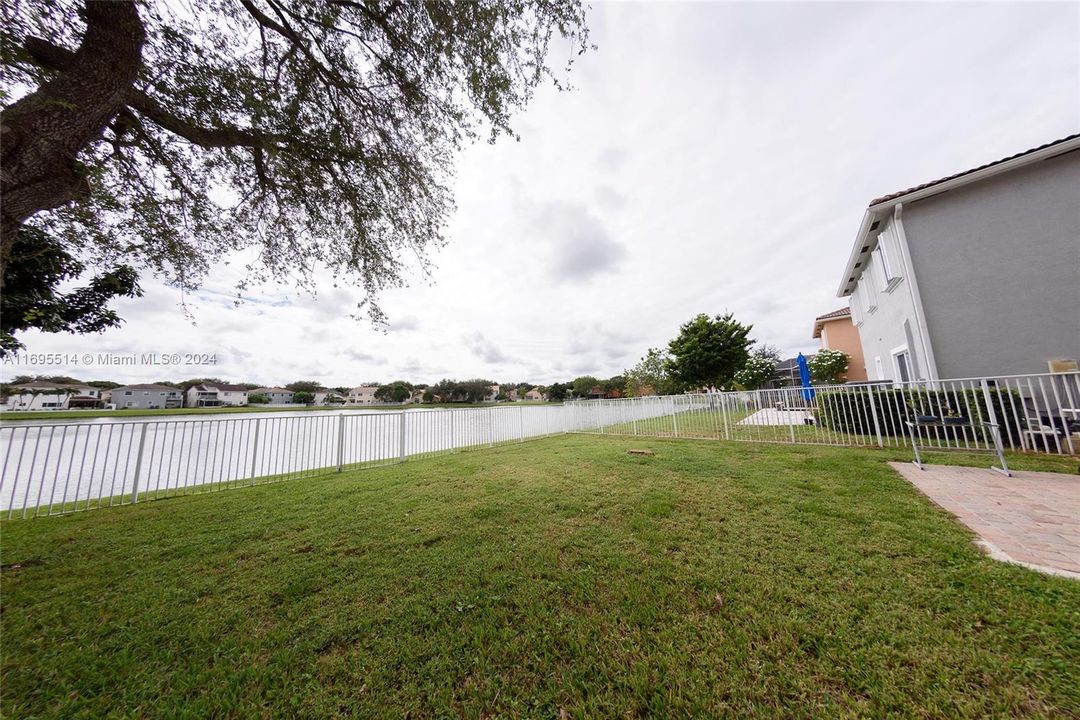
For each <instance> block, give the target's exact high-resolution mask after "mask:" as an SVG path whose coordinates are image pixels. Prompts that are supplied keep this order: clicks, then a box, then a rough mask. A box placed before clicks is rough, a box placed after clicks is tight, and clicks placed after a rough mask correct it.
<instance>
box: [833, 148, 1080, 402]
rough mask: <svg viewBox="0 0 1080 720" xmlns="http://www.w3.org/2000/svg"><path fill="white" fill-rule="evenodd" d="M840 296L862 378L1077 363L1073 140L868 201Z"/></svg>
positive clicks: (1077, 179)
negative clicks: (854, 332)
mask: <svg viewBox="0 0 1080 720" xmlns="http://www.w3.org/2000/svg"><path fill="white" fill-rule="evenodd" d="M837 294H838V296H839V297H846V298H848V300H849V305H850V308H851V314H852V318H853V320H854V322H855V326H856V327H857V328H858V330H859V336H860V341H861V345H862V350H863V355H864V357H865V362H866V370H867V374H868V376H869V378H870V379H871V380H895V381H903V380H912V379H929V380H935V379H939V378H942V379H944V378H960V377H977V376H993V375H1012V374H1026V373H1040V372H1046V371H1047V367H1048V363H1049V362H1050V361H1053V360H1057V359H1074V360H1075V359H1077V358H1080V310H1078V308H1080V134H1078V135H1071V136H1069V137H1067V138H1064V139H1062V140H1058V141H1056V142H1052V143H1049V144H1047V145H1043V146H1041V147H1038V148H1035V149H1033V150H1028V151H1026V152H1022V153H1019V154H1017V155H1013V156H1011V157H1007V158H1004V159H1002V160H998V161H996V162H992V163H990V164H988V165H983V166H981V167H978V168H975V169H973V170H968V171H965V172H962V173H958V174H956V175H951V176H949V177H945V178H942V179H940V180H934V181H933V182H929V183H925V184H922V185H918V186H915V187H913V188H910V189H908V190H902V191H900V192H896V193H892V194H890V195H886V196H884V197H880V198H877V199H875V200H873V201H872V202H871V203H870V206H869V207H868V208H867V210H866V212H865V214H864V215H863V220H862V224H861V225H860V226H859V231H858V234H857V235H856V238H855V244H854V247H853V248H852V251H851V255H850V257H849V258H848V262H847V265H846V267H845V268H844V275H843V278H842V279H841V282H840V288H839V290H838V293H837Z"/></svg>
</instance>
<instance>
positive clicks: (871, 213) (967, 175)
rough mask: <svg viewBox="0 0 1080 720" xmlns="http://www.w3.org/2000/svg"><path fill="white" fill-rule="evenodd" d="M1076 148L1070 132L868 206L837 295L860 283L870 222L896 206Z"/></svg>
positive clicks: (1079, 144) (1077, 137)
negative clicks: (864, 247) (858, 266)
mask: <svg viewBox="0 0 1080 720" xmlns="http://www.w3.org/2000/svg"><path fill="white" fill-rule="evenodd" d="M1077 149H1080V134H1074V135H1069V136H1067V137H1065V138H1062V139H1061V140H1057V141H1054V142H1052V143H1048V144H1046V145H1042V146H1040V147H1038V148H1035V149H1033V150H1029V151H1027V152H1023V153H1019V154H1017V155H1013V156H1011V157H1008V158H1005V159H1004V160H999V161H997V162H993V163H989V164H987V165H983V166H981V167H978V168H975V169H973V170H968V171H966V172H963V173H959V174H957V175H953V176H951V177H948V178H944V179H942V180H938V181H934V182H930V183H926V184H924V185H921V186H917V187H914V188H912V189H911V190H908V191H904V192H902V193H900V194H893V195H886V196H884V198H882V199H881V200H880V202H877V203H876V204H871V205H869V206H868V207H867V208H866V210H865V212H864V213H863V219H862V223H860V225H859V231H858V234H856V236H855V243H854V245H853V247H852V248H851V253H850V254H849V255H848V261H847V264H846V265H845V266H844V275H843V277H842V278H841V279H840V287H839V288H838V289H837V291H836V296H837V297H846V296H848V295H850V294H851V290H852V289H853V288H854V283H857V282H858V279H859V276H861V275H862V269H861V268H860V269H858V271H857V272H856V267H855V265H856V264H857V263H858V262H859V257H860V255H862V254H863V253H862V247H863V246H864V245H866V241H867V234H868V233H869V228H870V225H872V224H873V220H874V219H880V218H882V217H884V216H885V215H887V214H888V213H890V212H892V210H893V208H895V207H896V206H897V205H900V204H902V203H911V202H915V201H917V200H923V199H925V198H928V197H931V196H933V195H939V194H941V193H944V192H948V191H950V190H955V189H956V188H960V187H963V186H965V185H971V184H973V183H977V182H981V181H983V180H987V179H989V178H992V177H995V176H997V175H1003V174H1005V173H1008V172H1012V171H1013V170H1016V169H1018V168H1022V167H1025V166H1027V165H1033V164H1035V163H1037V162H1042V161H1043V160H1049V159H1051V158H1054V157H1057V156H1058V155H1064V154H1065V153H1069V152H1072V151H1074V150H1077ZM870 250H871V251H872V250H873V248H872V247H871V248H870Z"/></svg>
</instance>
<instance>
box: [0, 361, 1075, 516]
mask: <svg viewBox="0 0 1080 720" xmlns="http://www.w3.org/2000/svg"><path fill="white" fill-rule="evenodd" d="M948 414H956V415H963V416H964V417H967V418H969V419H971V420H975V421H978V422H980V423H981V422H990V423H995V424H996V425H997V427H998V428H999V430H1000V436H1001V440H1002V442H1003V444H1004V445H1005V447H1006V449H1011V450H1018V451H1033V452H1048V453H1059V454H1076V453H1077V452H1080V373H1064V374H1055V375H1030V376H1011V377H999V378H971V379H964V380H942V381H934V382H917V383H888V384H878V385H870V384H864V385H837V386H828V387H818V388H814V390H813V393H810V392H807V391H804V390H803V389H801V388H797V387H796V388H781V389H777V390H758V391H753V392H722V393H706V394H689V395H677V396H664V397H644V398H628V399H619V400H584V401H574V402H570V403H566V404H564V405H539V406H537V405H530V406H526V405H514V406H499V407H485V408H459V409H438V410H407V411H401V412H367V413H341V414H333V415H331V414H309V415H305V416H302V417H297V416H288V417H285V416H277V417H275V416H270V415H263V416H260V417H242V418H237V417H221V418H173V419H168V420H161V419H146V420H131V421H122V422H117V421H106V422H69V423H47V424H22V423H19V424H15V423H10V424H5V425H0V462H2V465H0V515H2V516H6V517H7V518H9V519H10V518H12V517H37V516H39V515H46V516H47V515H58V514H64V513H69V512H75V511H81V510H87V509H91V508H99V507H109V506H113V505H127V504H132V503H136V502H141V501H145V500H152V499H158V498H163V497H170V496H172V495H177V494H184V493H194V492H211V491H216V490H223V489H228V488H234V487H241V486H247V485H254V484H259V483H265V482H273V481H278V480H286V479H293V478H303V477H311V476H314V475H320V474H325V473H328V472H334V471H342V470H346V469H358V468H365V467H372V466H377V465H386V464H390V463H397V462H402V461H404V460H405V459H406V458H408V457H416V456H422V455H438V454H445V453H450V452H456V451H460V450H465V449H470V448H477V447H491V446H494V445H500V444H505V443H512V442H524V441H525V440H528V439H531V438H539V437H545V436H548V435H554V434H561V433H568V432H594V433H603V434H613V435H628V436H646V437H679V438H710V439H723V440H744V441H753V442H782V443H796V444H798V443H808V444H827V445H845V446H878V447H906V446H909V445H910V442H911V440H910V436H909V435H908V428H907V425H906V424H905V423H906V422H907V421H909V420H913V419H914V418H916V417H918V416H920V415H924V416H925V415H934V416H938V417H941V416H945V415H948ZM919 433H920V435H921V438H920V441H919V442H920V445H922V446H927V447H929V448H954V449H955V448H960V449H964V448H967V449H972V450H975V449H989V447H991V446H990V443H991V438H989V437H987V436H985V435H984V431H983V430H981V429H979V428H972V427H958V428H955V429H954V428H937V429H929V428H924V429H921V430H920V431H919Z"/></svg>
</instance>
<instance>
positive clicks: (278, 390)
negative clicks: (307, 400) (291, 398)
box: [248, 387, 292, 395]
mask: <svg viewBox="0 0 1080 720" xmlns="http://www.w3.org/2000/svg"><path fill="white" fill-rule="evenodd" d="M248 392H250V393H252V394H253V395H266V394H268V393H291V392H292V390H289V389H288V388H279V387H272V388H271V387H265V388H255V389H254V390H248Z"/></svg>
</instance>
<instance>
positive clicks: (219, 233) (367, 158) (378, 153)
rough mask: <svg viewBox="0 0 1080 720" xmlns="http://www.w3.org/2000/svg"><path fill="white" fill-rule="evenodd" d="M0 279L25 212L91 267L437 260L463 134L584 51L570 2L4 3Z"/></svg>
mask: <svg viewBox="0 0 1080 720" xmlns="http://www.w3.org/2000/svg"><path fill="white" fill-rule="evenodd" d="M2 32H3V36H2V38H0V39H2V43H0V47H2V51H0V69H2V76H0V102H3V103H4V108H3V112H2V114H0V125H2V132H3V145H2V149H0V164H2V166H3V173H2V177H0V192H2V193H3V206H2V211H0V215H2V218H0V277H4V276H6V267H7V265H8V264H9V263H15V262H18V261H19V259H18V258H17V257H16V256H15V255H14V254H13V248H14V244H15V242H16V238H17V237H18V233H19V231H20V229H22V228H25V227H27V226H33V227H37V228H40V229H42V230H43V231H45V232H47V233H48V234H49V235H50V236H52V237H55V238H57V239H59V240H60V241H62V242H63V243H64V248H65V249H66V250H67V251H68V252H69V253H71V254H72V255H73V256H74V257H76V258H77V259H79V260H80V261H84V262H86V263H87V265H88V266H89V265H94V266H96V267H103V268H107V269H113V268H115V267H116V266H117V265H118V263H120V262H129V263H131V264H133V265H134V266H136V267H137V268H139V269H140V270H141V269H147V270H149V271H151V272H153V273H155V274H157V275H158V276H160V277H162V278H164V279H165V280H166V281H168V282H171V283H174V284H176V285H178V286H180V287H184V288H190V287H193V286H197V285H198V284H199V283H200V281H201V280H202V278H203V277H204V276H205V274H206V272H207V270H208V269H209V268H210V267H212V266H213V265H214V264H215V263H217V262H218V261H219V260H221V259H222V258H223V257H225V256H226V255H229V254H231V253H235V252H236V251H238V250H241V249H247V250H248V251H249V252H248V253H247V254H246V255H245V257H246V258H248V259H250V262H248V263H247V264H246V272H245V275H244V279H243V280H242V281H241V282H240V288H241V289H242V288H243V287H245V286H246V285H248V284H250V283H253V282H261V281H265V280H268V279H277V280H280V279H283V278H286V277H293V278H294V279H295V280H296V281H297V282H298V283H299V284H300V285H301V286H306V287H311V285H312V283H313V279H314V278H316V277H326V276H329V277H332V278H334V279H335V280H343V281H348V282H353V283H355V284H356V285H358V286H360V287H361V288H362V289H363V291H364V297H365V300H364V303H362V304H366V307H367V312H368V313H369V314H370V315H371V316H372V317H373V318H375V319H379V318H381V317H382V313H381V311H380V310H379V307H378V304H377V297H378V295H379V293H380V291H382V290H384V289H386V288H388V287H393V286H398V285H401V284H402V283H403V277H404V273H405V270H406V264H407V263H409V262H414V261H413V260H410V259H411V258H416V259H418V262H419V265H420V267H421V269H422V270H423V271H427V263H428V261H427V258H428V254H429V252H430V250H431V249H432V248H434V247H437V246H439V245H441V244H442V243H443V242H444V241H445V239H444V235H443V233H444V228H445V226H446V221H447V217H448V215H449V212H450V211H451V210H452V207H453V204H452V198H451V195H450V192H449V188H448V177H449V175H450V173H451V172H452V161H453V158H454V155H455V153H456V151H457V150H458V149H459V148H460V147H461V146H462V145H463V143H465V142H470V141H472V140H473V139H476V138H478V137H481V136H482V135H486V136H487V137H489V138H490V139H491V140H494V139H495V138H496V137H497V136H499V135H502V134H507V133H512V130H511V125H510V120H511V116H512V114H513V113H514V112H515V111H517V110H519V109H520V108H522V107H523V106H524V105H525V104H526V102H527V101H528V100H529V99H530V97H531V95H532V93H533V91H534V90H535V89H536V88H537V86H538V85H539V84H540V83H542V82H543V81H545V79H550V80H552V81H554V82H555V83H556V84H557V85H558V84H559V82H560V80H559V78H560V77H561V72H556V71H555V70H552V68H551V67H550V66H549V63H548V56H549V51H551V52H554V53H555V56H556V57H557V58H558V65H562V64H563V62H564V60H565V61H566V63H567V67H568V66H569V61H571V60H572V59H573V57H574V56H575V55H576V54H578V53H580V52H584V51H585V50H586V49H587V48H588V47H589V45H588V40H587V29H586V26H585V11H584V9H583V7H582V5H581V4H580V2H579V0H514V1H513V2H503V1H501V0H479V1H470V2H454V1H452V0H423V1H421V0H190V1H189V2H184V3H177V2H170V1H169V0H143V1H142V2H101V1H94V0H34V1H32V2H31V1H26V2H10V3H4V9H3V31H2Z"/></svg>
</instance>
